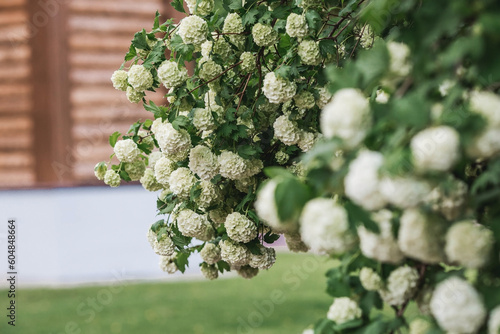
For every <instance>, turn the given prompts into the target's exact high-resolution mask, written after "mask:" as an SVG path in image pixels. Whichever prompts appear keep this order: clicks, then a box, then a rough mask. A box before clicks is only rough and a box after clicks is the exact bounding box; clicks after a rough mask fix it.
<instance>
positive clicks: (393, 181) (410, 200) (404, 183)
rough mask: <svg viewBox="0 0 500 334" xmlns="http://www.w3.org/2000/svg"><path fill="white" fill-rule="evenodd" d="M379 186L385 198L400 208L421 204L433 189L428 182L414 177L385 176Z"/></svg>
mask: <svg viewBox="0 0 500 334" xmlns="http://www.w3.org/2000/svg"><path fill="white" fill-rule="evenodd" d="M379 186H380V193H381V194H382V196H383V197H384V198H385V200H386V201H387V202H389V203H390V204H392V205H394V206H396V207H398V208H400V209H407V208H413V207H415V206H417V205H419V204H420V203H422V202H423V201H424V200H425V198H426V197H427V196H428V194H429V192H430V191H431V185H430V184H429V183H428V182H426V181H422V180H419V179H417V178H414V177H384V178H383V179H382V180H381V181H380V184H379Z"/></svg>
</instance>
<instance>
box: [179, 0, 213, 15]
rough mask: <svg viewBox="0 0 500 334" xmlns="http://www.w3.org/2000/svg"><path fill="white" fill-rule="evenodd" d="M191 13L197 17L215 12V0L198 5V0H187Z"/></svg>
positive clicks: (202, 1) (203, 1)
mask: <svg viewBox="0 0 500 334" xmlns="http://www.w3.org/2000/svg"><path fill="white" fill-rule="evenodd" d="M185 1H186V5H187V6H188V9H189V12H190V13H191V14H196V15H201V16H205V15H209V14H210V13H212V11H213V10H214V0H201V1H200V2H199V3H198V4H196V3H197V0H185Z"/></svg>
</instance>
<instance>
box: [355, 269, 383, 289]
mask: <svg viewBox="0 0 500 334" xmlns="http://www.w3.org/2000/svg"><path fill="white" fill-rule="evenodd" d="M359 280H360V282H361V285H362V286H363V288H365V290H367V291H378V290H381V289H382V288H383V286H384V283H383V282H382V278H381V277H380V276H379V274H377V273H376V272H375V271H374V270H373V269H372V268H368V267H363V268H361V270H360V271H359Z"/></svg>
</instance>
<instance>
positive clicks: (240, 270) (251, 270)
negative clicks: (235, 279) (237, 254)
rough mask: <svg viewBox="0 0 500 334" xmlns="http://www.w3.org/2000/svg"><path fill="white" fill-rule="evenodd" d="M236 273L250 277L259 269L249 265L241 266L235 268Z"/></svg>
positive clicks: (255, 274)
mask: <svg viewBox="0 0 500 334" xmlns="http://www.w3.org/2000/svg"><path fill="white" fill-rule="evenodd" d="M237 272H238V275H240V276H241V277H243V278H244V279H252V278H254V277H255V276H257V274H258V273H259V269H257V268H253V267H250V266H243V267H241V268H238V269H237Z"/></svg>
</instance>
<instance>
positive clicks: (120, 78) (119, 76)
mask: <svg viewBox="0 0 500 334" xmlns="http://www.w3.org/2000/svg"><path fill="white" fill-rule="evenodd" d="M127 79H128V74H127V72H126V71H124V70H118V71H114V72H113V75H112V76H111V82H112V83H113V87H114V88H115V89H118V90H121V91H124V92H125V91H127V87H128V81H127Z"/></svg>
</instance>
